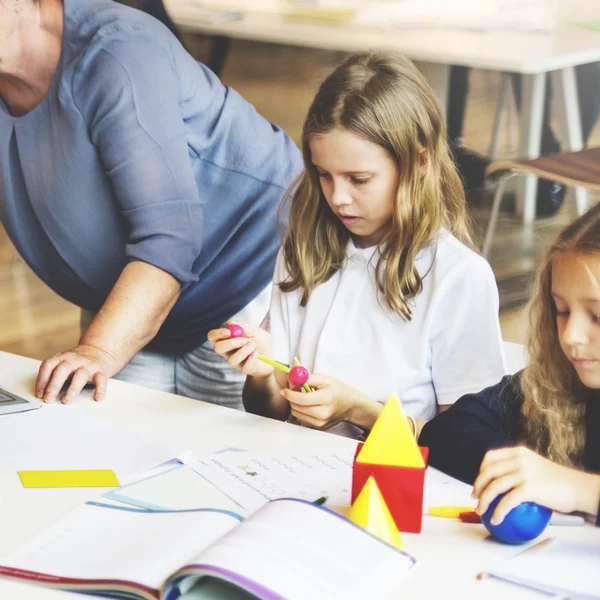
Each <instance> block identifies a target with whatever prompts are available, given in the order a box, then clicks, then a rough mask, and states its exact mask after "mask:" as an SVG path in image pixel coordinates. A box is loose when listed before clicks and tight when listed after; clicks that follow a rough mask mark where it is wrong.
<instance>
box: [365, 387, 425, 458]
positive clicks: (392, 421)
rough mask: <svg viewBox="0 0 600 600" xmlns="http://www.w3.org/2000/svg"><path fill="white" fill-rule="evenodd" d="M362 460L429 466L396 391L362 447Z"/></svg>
mask: <svg viewBox="0 0 600 600" xmlns="http://www.w3.org/2000/svg"><path fill="white" fill-rule="evenodd" d="M358 462H361V463H373V464H378V465H392V466H396V467H424V466H425V463H424V462H423V457H422V455H421V452H420V451H419V446H418V444H417V441H416V440H415V436H414V435H413V432H412V429H411V427H410V425H409V424H408V420H407V419H406V416H405V415H404V411H403V410H402V404H401V402H400V400H399V398H398V396H397V395H396V394H393V395H392V396H390V399H389V400H388V401H387V402H386V403H385V405H384V407H383V410H382V411H381V414H380V415H379V417H378V418H377V420H376V421H375V424H374V425H373V428H372V429H371V433H369V437H368V438H367V440H366V441H365V443H364V445H363V447H362V451H361V453H360V456H359V457H358Z"/></svg>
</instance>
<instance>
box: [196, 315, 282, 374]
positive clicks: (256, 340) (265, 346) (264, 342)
mask: <svg viewBox="0 0 600 600" xmlns="http://www.w3.org/2000/svg"><path fill="white" fill-rule="evenodd" d="M235 324H236V325H240V326H241V327H242V328H243V330H244V336H243V337H238V338H232V337H231V333H230V332H229V329H226V328H222V329H213V330H211V331H209V332H208V339H209V340H210V341H211V342H212V343H213V344H214V345H215V352H216V353H217V354H219V355H221V356H222V357H223V358H225V359H226V360H227V362H228V363H229V364H230V365H231V366H232V367H233V368H235V369H237V370H238V371H241V372H242V373H244V375H247V376H250V377H269V376H270V375H272V374H273V367H271V366H270V365H267V364H266V363H264V362H263V361H262V360H259V358H258V355H259V353H260V354H265V355H266V356H271V355H272V354H273V344H272V341H271V335H270V334H269V333H268V332H266V331H265V330H264V329H261V328H260V327H257V326H256V325H251V324H250V323H242V322H237V321H236V323H235Z"/></svg>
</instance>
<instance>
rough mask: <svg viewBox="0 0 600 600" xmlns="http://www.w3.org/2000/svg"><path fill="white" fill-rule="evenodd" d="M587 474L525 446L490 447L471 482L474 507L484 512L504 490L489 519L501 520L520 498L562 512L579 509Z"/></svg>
mask: <svg viewBox="0 0 600 600" xmlns="http://www.w3.org/2000/svg"><path fill="white" fill-rule="evenodd" d="M589 477H590V475H589V474H588V473H584V472H583V471H577V470H576V469H571V468H568V467H563V466H561V465H558V464H556V463H553V462H552V461H550V460H548V459H547V458H544V457H542V456H540V455H539V454H536V453H535V452H533V451H532V450H530V449H529V448H525V447H524V446H518V447H514V448H501V449H499V450H490V451H489V452H488V453H487V454H486V455H485V457H484V459H483V462H482V463H481V468H480V470H479V476H478V477H477V479H476V480H475V483H474V485H473V497H474V498H478V499H479V504H478V505H477V508H476V509H475V510H476V512H477V513H478V514H480V515H482V514H484V513H485V511H486V510H487V509H488V507H489V505H490V503H491V502H492V500H494V498H496V496H498V495H500V494H504V493H505V492H507V493H506V495H505V496H504V498H502V500H500V502H499V503H498V506H497V507H496V510H495V511H494V515H493V517H492V519H491V522H492V524H493V525H498V524H500V523H502V521H503V520H504V517H506V515H507V514H508V513H509V512H510V511H511V510H512V509H513V508H515V507H517V506H518V505H519V504H521V503H522V502H536V503H537V504H541V505H543V506H547V507H548V508H551V509H552V510H557V511H560V512H565V513H569V512H573V511H576V510H581V506H582V501H583V498H584V496H585V495H586V493H587V487H588V485H589V482H588V478H589Z"/></svg>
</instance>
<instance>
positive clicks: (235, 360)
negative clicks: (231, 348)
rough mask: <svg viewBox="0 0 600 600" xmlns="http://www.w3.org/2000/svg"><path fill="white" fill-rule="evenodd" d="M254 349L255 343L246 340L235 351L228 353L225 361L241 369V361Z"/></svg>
mask: <svg viewBox="0 0 600 600" xmlns="http://www.w3.org/2000/svg"><path fill="white" fill-rule="evenodd" d="M237 339H241V338H237ZM255 350H256V344H254V343H253V342H249V341H248V340H246V342H245V343H244V344H243V345H242V346H241V348H239V349H238V350H237V351H236V352H233V354H230V355H229V358H228V359H227V362H228V363H229V364H230V365H231V366H232V367H234V368H235V369H239V370H240V371H241V370H242V366H241V365H242V363H243V362H244V361H245V360H246V359H247V358H248V357H249V356H250V355H251V354H252V353H253V352H254V351H255Z"/></svg>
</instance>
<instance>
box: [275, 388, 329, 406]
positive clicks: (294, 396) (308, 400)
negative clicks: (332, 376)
mask: <svg viewBox="0 0 600 600" xmlns="http://www.w3.org/2000/svg"><path fill="white" fill-rule="evenodd" d="M281 395H282V396H283V397H284V398H285V399H286V400H287V401H288V402H289V403H290V404H296V405H298V406H304V407H309V406H321V405H322V404H323V402H322V397H321V394H319V393H318V392H311V393H310V394H307V393H306V392H297V391H295V390H290V389H289V388H284V389H282V390H281Z"/></svg>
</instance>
